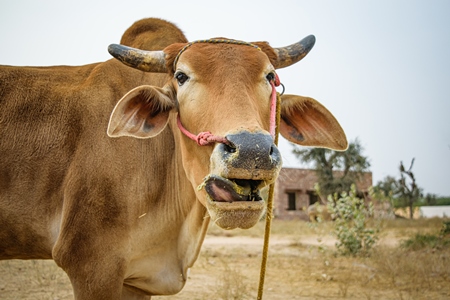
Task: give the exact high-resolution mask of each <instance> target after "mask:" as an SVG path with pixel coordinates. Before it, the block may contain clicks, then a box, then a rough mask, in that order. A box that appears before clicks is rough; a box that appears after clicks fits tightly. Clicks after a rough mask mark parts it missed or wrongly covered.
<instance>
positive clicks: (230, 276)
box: [0, 219, 450, 300]
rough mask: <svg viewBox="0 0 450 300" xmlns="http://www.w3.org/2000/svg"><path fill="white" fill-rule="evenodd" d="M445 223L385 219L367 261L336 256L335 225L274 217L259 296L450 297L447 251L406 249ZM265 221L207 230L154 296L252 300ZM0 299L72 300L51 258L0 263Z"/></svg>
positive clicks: (255, 286) (446, 249)
mask: <svg viewBox="0 0 450 300" xmlns="http://www.w3.org/2000/svg"><path fill="white" fill-rule="evenodd" d="M441 226H442V219H421V220H413V221H411V220H391V221H383V223H382V225H381V232H380V237H381V239H380V241H379V243H378V245H377V246H376V247H375V249H374V250H375V251H374V252H373V254H372V255H371V256H369V257H343V256H338V255H336V251H335V247H334V243H335V240H334V239H333V237H332V236H331V235H330V232H331V230H332V223H322V224H315V225H312V224H311V223H306V222H302V221H280V220H274V221H273V226H272V234H271V243H270V253H269V259H268V267H267V273H266V280H265V289H264V297H263V299H450V247H442V248H439V247H438V248H437V249H436V248H432V247H426V248H423V249H419V250H405V249H403V248H401V247H400V246H399V244H400V241H402V240H406V239H408V238H411V237H413V236H414V235H415V234H416V233H423V234H426V233H432V234H436V235H437V234H438V233H439V230H440V228H441ZM263 235H264V222H260V223H259V224H258V225H257V226H255V227H254V228H252V229H250V230H233V231H224V230H222V229H219V228H217V227H215V226H211V228H210V229H209V231H208V235H207V237H206V240H205V243H204V245H203V247H202V251H201V254H200V257H199V259H198V261H197V262H196V264H195V265H194V267H193V268H192V269H191V271H190V274H189V280H188V282H187V284H186V286H185V288H184V289H183V291H182V292H181V293H179V294H178V295H175V296H168V297H153V298H152V299H177V300H181V299H224V300H225V299H256V296H257V289H258V281H259V272H260V264H261V252H262V241H263ZM0 299H4V300H9V299H53V300H56V299H73V294H72V290H71V286H70V283H69V280H68V278H67V276H66V275H65V273H64V272H62V270H61V269H59V268H58V267H57V266H56V265H55V264H54V263H53V262H52V261H20V260H12V261H2V262H0Z"/></svg>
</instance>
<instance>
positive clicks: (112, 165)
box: [0, 19, 345, 299]
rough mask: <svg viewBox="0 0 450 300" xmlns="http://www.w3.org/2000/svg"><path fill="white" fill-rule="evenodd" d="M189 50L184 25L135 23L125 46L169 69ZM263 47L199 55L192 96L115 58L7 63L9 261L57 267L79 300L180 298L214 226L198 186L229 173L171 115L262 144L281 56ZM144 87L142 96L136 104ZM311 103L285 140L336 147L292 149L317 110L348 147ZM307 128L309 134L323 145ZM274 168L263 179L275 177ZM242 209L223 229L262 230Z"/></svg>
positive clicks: (0, 143) (4, 122)
mask: <svg viewBox="0 0 450 300" xmlns="http://www.w3.org/2000/svg"><path fill="white" fill-rule="evenodd" d="M186 42H187V39H186V38H185V37H184V35H183V34H182V32H181V31H180V30H179V29H178V28H177V27H176V26H174V25H173V24H171V23H168V22H166V21H163V20H159V19H146V20H141V21H138V22H136V23H135V24H134V25H133V26H132V27H131V28H130V29H128V30H127V31H126V32H125V34H124V36H123V38H122V43H124V44H126V45H128V46H131V47H135V48H141V49H143V50H161V49H165V50H164V51H165V53H166V59H167V62H168V64H169V65H170V62H171V60H172V63H173V59H174V56H175V55H176V54H177V53H178V51H179V50H180V49H181V47H182V45H184V44H185V43H186ZM172 44H174V45H172ZM258 45H260V47H261V48H262V49H263V51H258V50H256V49H254V48H252V47H248V46H242V45H227V44H217V45H210V44H195V45H192V46H191V47H190V48H189V50H187V51H185V53H183V54H182V55H181V57H180V60H179V63H180V64H181V65H183V64H184V65H185V66H189V67H190V68H191V70H192V72H193V77H192V81H193V82H195V81H196V80H197V82H196V83H197V85H196V86H197V88H196V89H194V90H192V91H190V92H189V93H184V94H183V93H180V90H181V88H180V87H179V86H178V85H177V83H176V81H175V79H173V74H170V73H169V74H153V73H143V72H140V71H136V70H134V69H131V68H129V67H126V66H123V65H122V64H121V63H120V62H118V61H116V60H114V59H111V60H108V61H106V62H103V63H97V64H91V65H86V66H80V67H67V66H60V67H11V66H1V67H0V108H1V109H0V136H1V139H0V241H1V243H0V259H12V258H20V259H34V258H44V259H54V260H55V261H56V262H57V264H58V265H59V266H61V268H63V269H64V270H65V271H66V273H67V274H68V276H69V278H70V280H71V282H72V285H73V287H74V293H75V297H76V299H120V298H122V297H123V298H124V299H125V298H133V299H148V295H159V294H161V295H166V294H174V293H177V292H178V291H180V290H181V289H182V287H183V286H184V284H185V281H186V278H187V269H188V268H189V267H190V266H192V264H193V263H194V261H195V260H196V258H197V256H198V253H199V251H200V247H201V244H202V242H203V238H204V235H205V232H206V228H207V226H208V222H209V216H208V215H207V213H206V208H205V206H207V205H208V204H207V203H206V197H205V192H204V190H202V189H198V188H197V186H199V185H200V184H201V183H202V181H203V178H204V177H205V176H207V175H208V174H209V173H213V174H219V173H220V172H225V171H227V172H229V171H230V170H218V169H217V168H219V167H217V168H216V167H215V164H214V162H215V161H217V160H218V159H220V157H217V154H216V149H217V147H215V148H214V147H199V146H197V145H196V144H195V143H194V142H192V141H191V140H188V139H187V138H186V137H184V136H182V135H181V133H180V132H179V130H178V128H176V115H177V113H179V114H180V116H181V119H182V121H183V123H184V124H185V125H186V127H187V128H188V129H189V130H191V131H193V132H195V133H198V132H200V131H204V130H211V131H212V132H214V133H215V134H219V135H223V136H226V135H227V134H229V133H233V132H236V131H239V130H246V131H248V132H250V133H252V132H265V134H267V130H268V123H269V122H268V116H269V108H268V101H269V95H270V92H271V90H270V86H269V84H268V82H267V80H266V79H265V76H266V73H267V72H270V71H271V70H272V69H270V68H271V63H272V64H273V60H274V52H273V50H271V48H270V46H268V45H267V44H258ZM169 70H171V68H169ZM149 85H151V86H149ZM137 86H143V87H140V88H141V89H143V92H140V93H130V94H127V92H129V91H130V90H132V89H133V88H135V87H137ZM145 89H148V90H147V91H145ZM125 94H126V96H125V97H124V98H123V99H122V100H120V102H119V104H118V105H117V106H116V109H114V107H115V105H116V103H117V100H118V99H119V98H120V97H122V96H123V95H125ZM292 97H293V98H291V100H290V101H293V102H297V101H299V102H304V101H305V99H306V98H303V97H299V96H292ZM311 101H312V100H311ZM311 101H309V102H308V103H310V102H311ZM292 107H297V106H296V105H295V104H293V105H292ZM306 107H307V109H306V110H301V111H302V114H297V112H299V111H300V110H299V109H298V108H296V109H294V113H292V114H287V115H286V116H284V118H283V120H284V122H286V123H287V124H288V126H287V127H286V126H285V127H283V126H281V128H282V133H283V134H285V135H286V136H290V139H291V140H293V141H297V142H302V143H303V144H306V145H308V144H311V145H313V144H314V143H317V144H320V145H325V146H327V145H331V146H330V147H332V146H333V145H335V144H336V143H335V142H330V143H332V144H330V143H327V141H326V139H328V137H329V134H322V135H320V137H319V138H318V139H312V141H313V142H310V141H308V140H306V141H304V140H302V141H300V140H296V138H297V136H298V135H297V133H298V132H300V131H301V129H300V128H296V126H297V124H303V123H301V121H300V120H299V119H298V116H297V115H299V116H301V117H305V116H307V115H308V112H309V113H310V114H311V115H312V116H313V117H314V116H318V120H319V121H318V122H319V123H320V124H319V125H320V126H318V127H319V128H320V130H321V132H325V131H326V130H327V128H331V129H332V130H335V131H336V132H335V133H336V135H338V136H339V138H338V139H339V141H338V143H337V144H339V145H342V143H343V142H342V134H341V132H340V131H342V130H341V129H340V127H339V128H338V124H337V122H336V121H335V120H334V118H332V116H331V117H330V118H327V116H328V115H327V112H324V111H323V109H322V107H321V106H320V105H319V106H314V105H309V106H308V105H306ZM316 107H320V112H319V113H318V114H317V113H316V112H315V110H316ZM111 112H113V113H112V116H111V121H110V122H109V120H110V115H111ZM330 115H331V114H330ZM324 116H325V117H324ZM121 118H124V119H121ZM158 118H159V119H158ZM166 120H167V123H166ZM135 121H136V122H135ZM139 122H140V123H139ZM108 124H109V125H111V124H116V125H117V124H118V125H117V132H118V134H117V136H120V135H128V136H127V137H121V138H110V137H108V136H107V128H108ZM136 124H141V125H142V124H143V125H142V126H140V125H139V126H136ZM166 124H167V127H165V126H166ZM311 124H315V123H314V122H311ZM336 124H337V125H336ZM309 127H311V126H309ZM309 127H308V128H307V132H306V133H305V134H304V136H306V137H309V136H313V135H314V133H313V131H314V130H315V128H309ZM312 127H314V126H312ZM283 128H288V129H289V130H291V131H293V132H294V133H295V134H293V135H291V133H290V132H289V130H283ZM138 131H140V135H136V136H135V135H134V132H138ZM108 132H109V131H108ZM123 132H128V134H122V133H123ZM146 134H148V136H146ZM331 135H333V133H332V134H331ZM129 136H135V137H138V139H136V138H131V137H129ZM144 137H152V138H149V139H142V138H144ZM344 138H345V136H344ZM324 139H325V140H324ZM278 168H279V166H276V168H274V169H273V170H267V173H268V174H269V175H267V176H266V175H264V176H265V177H261V178H259V177H258V178H257V180H267V183H270V182H272V181H274V180H275V178H276V176H277V174H278ZM219 169H220V168H219ZM242 170H244V171H245V168H244V167H243V168H242ZM214 172H216V173H214ZM249 173H252V172H249ZM253 173H255V174H257V175H253V176H263V175H260V174H261V173H258V172H253ZM235 176H237V175H235ZM233 178H237V177H233ZM240 204H241V203H240ZM249 205H250V204H249ZM238 210H239V211H238ZM246 213H247V211H246V209H245V208H243V206H241V207H240V208H238V209H237V210H234V211H231V213H229V214H228V213H227V211H226V210H220V211H219V215H221V216H222V215H227V214H228V215H230V216H231V219H230V220H231V221H230V223H229V225H230V226H228V225H224V226H225V227H230V228H232V227H233V226H234V225H235V224H233V223H238V224H239V225H238V226H239V227H243V228H247V227H250V226H252V225H253V224H254V222H256V221H257V218H253V219H255V220H252V221H251V224H250V223H249V222H248V221H246V220H247V219H246ZM259 213H260V212H258V214H259ZM251 214H253V212H251ZM236 218H238V219H239V220H237V219H236ZM146 297H147V298H146Z"/></svg>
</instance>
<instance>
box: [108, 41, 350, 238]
mask: <svg viewBox="0 0 450 300" xmlns="http://www.w3.org/2000/svg"><path fill="white" fill-rule="evenodd" d="M314 42H315V38H314V36H308V37H306V38H305V39H303V40H302V41H300V42H299V43H296V44H293V45H290V46H288V47H284V48H277V49H274V48H271V47H270V46H269V45H268V44H267V43H254V44H248V43H241V42H236V41H232V42H231V43H229V42H227V43H216V42H214V43H211V42H205V41H202V42H200V43H189V44H186V43H183V44H173V45H170V46H168V47H166V48H165V49H164V50H162V51H142V50H138V49H133V48H128V47H125V46H121V45H111V46H110V48H109V51H110V53H111V54H112V55H113V56H114V57H116V58H117V59H119V60H120V61H122V62H123V63H124V64H126V65H129V66H131V67H134V68H137V69H140V70H143V71H148V72H159V73H168V74H169V75H170V76H171V77H170V78H171V79H170V80H169V81H168V83H167V84H166V85H165V86H164V87H163V88H159V87H154V86H141V87H138V88H136V89H134V90H132V91H130V92H129V93H128V94H127V95H125V96H124V97H123V98H122V99H121V100H120V101H119V103H118V104H117V105H116V107H115V109H114V111H113V113H112V115H111V119H110V123H109V127H108V135H109V136H111V137H117V136H124V135H125V136H133V137H136V138H151V137H154V136H156V135H158V134H159V133H160V132H161V131H162V130H163V129H164V128H165V127H166V125H167V123H168V122H169V120H170V122H171V124H175V122H176V118H177V114H178V115H179V118H180V121H181V123H182V124H183V125H184V127H185V128H187V130H189V131H190V132H192V133H196V134H197V133H199V132H204V131H210V132H212V133H213V134H215V135H216V136H221V137H223V138H224V140H225V141H226V142H219V143H215V144H213V145H209V146H205V147H200V146H198V145H197V143H195V142H194V141H192V140H190V139H188V138H187V137H186V136H184V135H182V134H180V133H179V132H177V133H174V136H175V138H176V140H177V143H179V145H180V149H181V151H182V157H183V167H184V170H185V172H186V174H187V176H188V179H189V180H190V182H191V183H192V185H193V187H194V188H195V190H196V194H197V198H198V199H199V200H200V201H201V202H202V203H203V204H204V205H205V206H206V208H207V209H208V211H209V214H210V216H211V218H212V220H213V222H215V223H216V224H218V225H219V226H220V227H222V228H225V229H231V228H236V227H240V228H249V227H252V226H253V225H255V224H256V222H257V221H258V220H259V219H260V217H261V215H262V214H263V213H264V210H265V203H264V198H266V196H267V193H266V191H267V187H268V185H269V184H271V183H273V182H274V181H275V180H276V178H277V176H278V173H279V171H280V169H281V155H280V152H279V151H278V149H277V147H276V146H275V144H274V141H273V136H271V135H270V134H269V126H270V125H269V123H270V122H269V120H270V114H271V111H270V99H271V94H272V85H271V81H273V80H274V78H275V76H276V74H275V69H277V68H283V67H287V66H290V65H292V64H294V63H296V62H298V61H299V60H301V59H302V58H303V57H304V56H305V55H306V54H307V53H308V52H309V50H310V49H311V48H312V47H313V45H314ZM171 112H173V113H171ZM171 127H172V128H173V130H176V126H172V125H171ZM279 131H280V133H281V134H282V135H283V136H284V137H285V138H286V139H288V140H289V141H291V142H294V143H296V144H300V145H306V146H318V147H327V148H332V149H336V150H344V149H346V148H347V140H346V137H345V134H344V132H343V130H342V129H341V127H340V125H339V123H338V122H337V121H336V119H335V118H334V117H333V115H332V114H331V113H330V112H329V111H328V110H327V109H326V108H325V107H323V106H322V105H321V104H320V103H318V102H317V101H316V100H314V99H311V98H306V97H301V96H294V95H283V96H282V101H281V123H280V126H279Z"/></svg>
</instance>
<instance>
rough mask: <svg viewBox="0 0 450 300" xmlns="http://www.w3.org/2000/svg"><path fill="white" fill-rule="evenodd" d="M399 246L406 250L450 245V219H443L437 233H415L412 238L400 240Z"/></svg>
mask: <svg viewBox="0 0 450 300" xmlns="http://www.w3.org/2000/svg"><path fill="white" fill-rule="evenodd" d="M400 246H401V247H402V248H404V249H408V250H421V249H426V248H432V249H443V248H446V247H450V221H443V222H442V228H441V231H440V232H439V235H436V234H430V233H427V234H422V233H416V234H415V235H414V236H413V237H412V238H409V239H407V240H404V241H402V242H401V244H400Z"/></svg>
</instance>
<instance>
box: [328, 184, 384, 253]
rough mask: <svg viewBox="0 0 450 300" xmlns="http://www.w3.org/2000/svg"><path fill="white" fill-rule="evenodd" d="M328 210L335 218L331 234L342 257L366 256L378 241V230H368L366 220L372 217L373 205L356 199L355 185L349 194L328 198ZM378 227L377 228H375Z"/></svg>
mask: <svg viewBox="0 0 450 300" xmlns="http://www.w3.org/2000/svg"><path fill="white" fill-rule="evenodd" d="M328 201H329V204H328V210H329V211H330V213H331V214H332V215H334V217H335V222H334V231H333V234H334V235H335V236H336V237H337V239H338V241H337V242H336V248H337V250H338V252H339V253H340V254H342V255H354V256H355V255H368V254H369V253H370V251H371V249H372V248H373V246H374V245H375V243H376V242H377V240H378V232H379V230H378V228H369V227H368V224H367V220H368V218H369V217H371V216H373V205H372V202H369V203H368V205H366V204H365V202H364V199H360V198H358V197H356V188H355V185H352V187H351V190H350V192H349V193H342V194H341V197H340V198H338V196H337V195H336V194H335V195H334V199H333V198H332V197H329V198H328ZM377 227H378V226H377Z"/></svg>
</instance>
